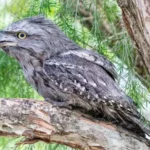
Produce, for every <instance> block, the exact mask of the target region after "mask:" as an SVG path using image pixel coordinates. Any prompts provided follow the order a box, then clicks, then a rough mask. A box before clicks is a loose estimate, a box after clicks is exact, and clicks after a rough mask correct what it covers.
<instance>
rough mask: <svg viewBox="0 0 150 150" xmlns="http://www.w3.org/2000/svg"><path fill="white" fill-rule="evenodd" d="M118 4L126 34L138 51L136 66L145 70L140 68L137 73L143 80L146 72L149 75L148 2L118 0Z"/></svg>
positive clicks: (146, 0) (149, 32)
mask: <svg viewBox="0 0 150 150" xmlns="http://www.w3.org/2000/svg"><path fill="white" fill-rule="evenodd" d="M118 4H119V6H120V7H121V9H122V15H123V20H124V23H125V26H126V28H127V30H128V33H129V34H130V36H131V38H132V39H133V41H134V42H135V45H136V47H137V50H138V58H137V60H138V61H137V62H138V65H139V67H140V66H145V69H144V67H142V70H141V69H139V70H138V69H137V71H138V73H139V74H141V75H142V76H143V75H144V76H143V77H144V78H145V75H146V74H145V73H146V70H147V71H148V73H149V74H150V1H149V0H118ZM139 58H140V59H139ZM139 60H140V61H139ZM144 72H145V73H144ZM146 79H147V77H146Z"/></svg>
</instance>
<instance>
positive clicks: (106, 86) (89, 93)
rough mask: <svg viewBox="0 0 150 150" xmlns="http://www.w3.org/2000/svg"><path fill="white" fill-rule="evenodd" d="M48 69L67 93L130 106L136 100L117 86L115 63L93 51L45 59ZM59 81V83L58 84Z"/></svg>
mask: <svg viewBox="0 0 150 150" xmlns="http://www.w3.org/2000/svg"><path fill="white" fill-rule="evenodd" d="M44 72H45V74H46V75H47V76H48V77H49V79H51V80H55V82H57V83H58V86H59V88H61V89H62V90H63V91H64V92H66V93H67V92H70V93H71V92H72V93H74V94H76V95H78V96H79V97H82V98H83V99H85V100H91V101H92V102H95V101H98V102H99V101H102V102H104V103H106V104H108V105H113V104H114V105H117V107H123V108H125V109H130V107H131V104H132V100H131V99H130V98H128V97H127V96H126V95H125V94H124V92H122V91H121V90H120V88H119V87H118V86H117V85H116V83H115V81H114V80H113V78H114V77H115V75H114V74H115V71H114V68H113V66H112V64H111V63H110V62H109V61H108V60H106V59H105V58H104V57H103V56H100V55H98V54H96V53H92V52H91V51H85V50H83V51H69V52H65V53H62V54H60V55H58V56H57V57H56V56H55V57H53V58H50V59H49V60H46V61H45V62H44ZM57 83H56V84H57Z"/></svg>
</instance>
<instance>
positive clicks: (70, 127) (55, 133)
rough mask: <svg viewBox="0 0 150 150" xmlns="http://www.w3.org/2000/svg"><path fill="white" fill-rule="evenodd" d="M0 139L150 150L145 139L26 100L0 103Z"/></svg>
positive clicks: (95, 148) (96, 149)
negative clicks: (19, 137)
mask: <svg viewBox="0 0 150 150" xmlns="http://www.w3.org/2000/svg"><path fill="white" fill-rule="evenodd" d="M0 110H1V111H0V135H1V136H21V135H22V136H24V137H25V138H26V139H25V141H22V142H21V143H28V144H30V143H35V142H37V141H39V140H42V141H45V142H48V143H51V142H55V143H59V144H64V145H68V146H70V147H73V148H79V149H86V150H89V149H90V150H120V149H123V150H133V149H138V150H143V149H144V150H149V147H148V146H147V144H146V141H145V139H143V138H140V137H138V136H135V135H133V134H131V133H129V132H127V131H125V130H123V129H121V128H119V127H116V126H115V125H112V124H110V123H109V124H108V123H106V122H102V121H97V120H94V119H93V118H90V119H89V117H83V115H82V114H81V113H79V112H73V111H70V110H67V109H64V108H56V107H53V106H52V105H51V104H50V103H47V102H43V101H33V100H27V99H24V100H23V99H0Z"/></svg>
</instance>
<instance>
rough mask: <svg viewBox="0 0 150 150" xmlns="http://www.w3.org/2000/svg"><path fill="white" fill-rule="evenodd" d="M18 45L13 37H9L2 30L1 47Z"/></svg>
mask: <svg viewBox="0 0 150 150" xmlns="http://www.w3.org/2000/svg"><path fill="white" fill-rule="evenodd" d="M10 46H17V43H16V42H14V41H13V39H12V38H11V37H10V38H9V37H8V35H7V34H5V32H4V31H0V48H5V47H10Z"/></svg>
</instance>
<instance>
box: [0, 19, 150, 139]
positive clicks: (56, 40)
mask: <svg viewBox="0 0 150 150" xmlns="http://www.w3.org/2000/svg"><path fill="white" fill-rule="evenodd" d="M20 32H23V33H24V34H25V35H26V36H25V38H23V39H22V38H21V39H20V38H19V37H18V34H19V33H20ZM0 47H1V48H2V49H3V50H4V51H5V52H6V53H8V54H9V55H11V56H13V57H15V58H16V59H17V60H18V61H19V63H20V65H21V67H22V68H23V71H24V75H25V77H26V79H27V81H28V82H29V83H30V84H31V85H32V86H33V87H34V88H35V89H36V90H37V91H38V92H39V94H41V95H42V96H43V97H44V98H45V99H47V100H49V101H50V102H52V101H55V102H57V103H63V104H67V105H70V106H72V108H73V109H74V110H76V109H77V110H80V111H82V112H84V113H88V114H90V115H92V116H94V117H97V118H98V119H99V118H100V117H103V118H105V119H106V120H108V121H112V120H113V121H115V122H116V123H119V124H121V125H122V126H123V127H125V128H127V129H130V130H134V131H135V132H137V133H139V134H140V135H141V136H144V135H145V133H146V134H150V130H149V128H146V127H145V126H144V125H143V123H142V122H141V121H140V119H141V115H140V114H139V112H138V111H137V110H136V107H135V105H134V103H133V101H132V99H131V98H129V97H128V96H127V95H126V94H125V93H124V92H123V91H122V90H121V89H120V88H119V86H118V85H117V84H116V82H115V78H116V73H115V70H114V66H113V64H112V63H111V62H109V61H108V60H107V59H106V58H105V57H103V56H101V55H99V54H98V53H97V52H94V51H91V50H85V49H82V48H81V47H80V46H78V45H77V44H76V43H74V42H73V41H72V40H70V39H69V38H68V37H66V35H65V34H64V33H63V32H62V31H61V30H60V29H59V28H58V27H57V26H56V25H55V24H54V23H53V22H52V21H50V20H48V19H46V18H45V17H42V16H39V17H38V16H37V17H32V18H27V19H24V20H21V21H18V22H15V23H13V24H11V25H10V26H8V27H7V28H6V29H4V30H3V31H1V32H0Z"/></svg>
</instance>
